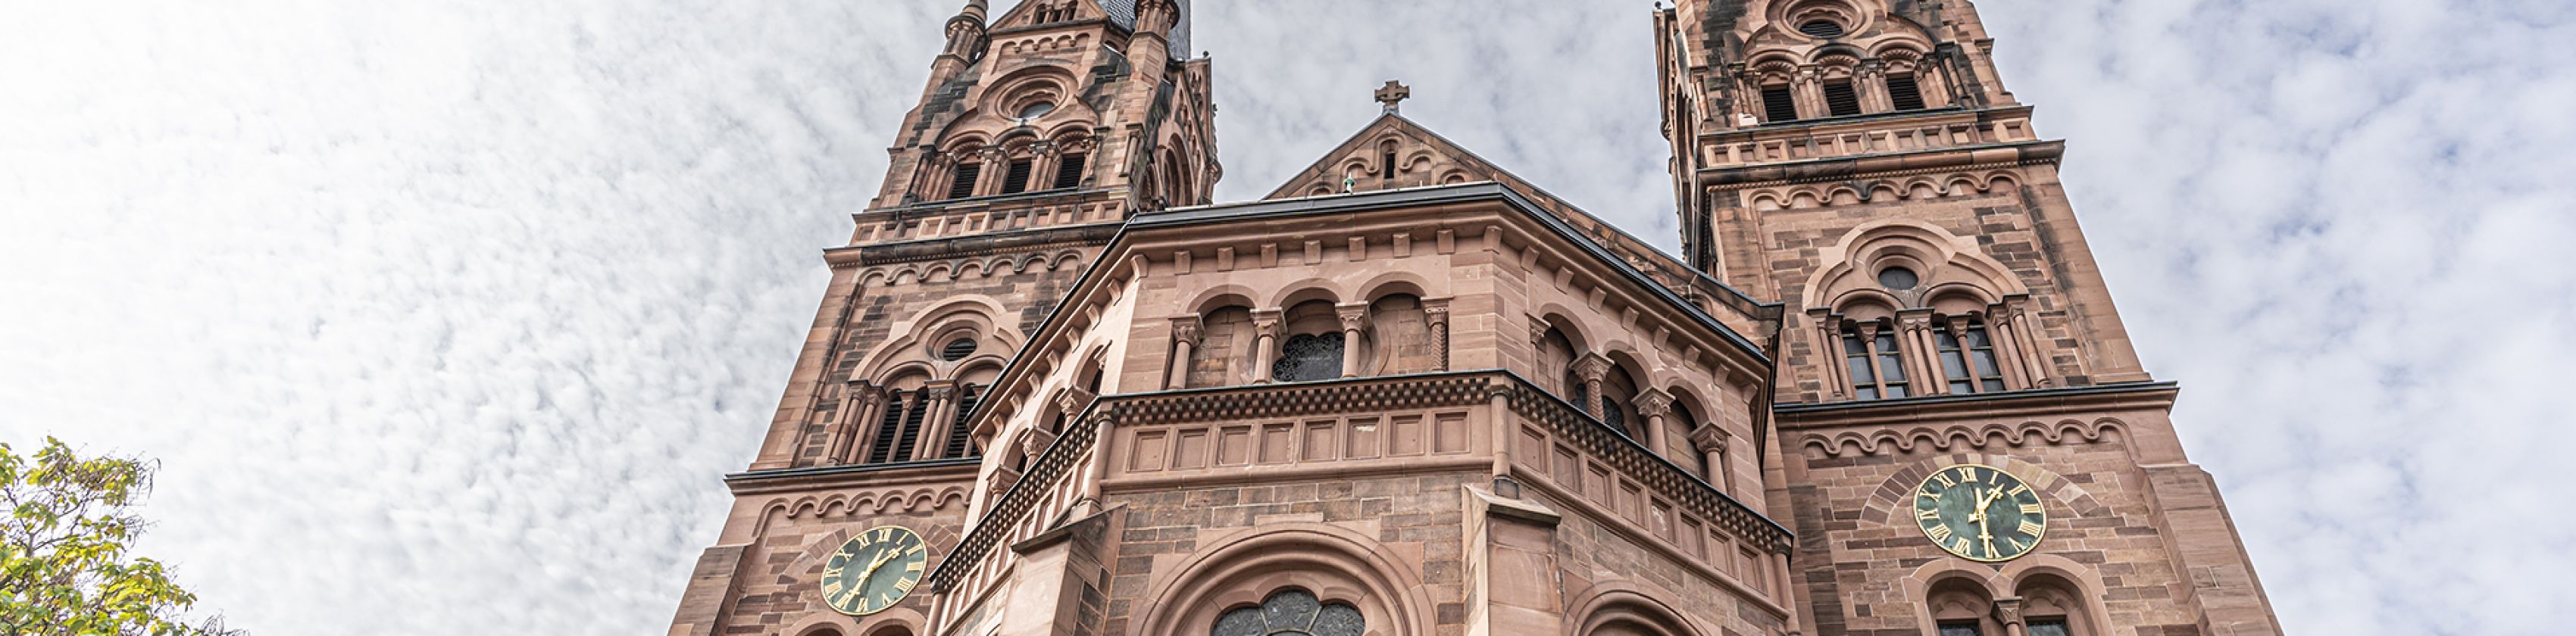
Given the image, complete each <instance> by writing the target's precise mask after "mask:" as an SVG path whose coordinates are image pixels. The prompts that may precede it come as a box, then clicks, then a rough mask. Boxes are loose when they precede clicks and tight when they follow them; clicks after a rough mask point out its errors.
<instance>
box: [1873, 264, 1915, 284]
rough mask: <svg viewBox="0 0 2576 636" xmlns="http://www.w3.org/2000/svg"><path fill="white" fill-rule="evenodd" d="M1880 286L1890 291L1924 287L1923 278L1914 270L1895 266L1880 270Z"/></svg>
mask: <svg viewBox="0 0 2576 636" xmlns="http://www.w3.org/2000/svg"><path fill="white" fill-rule="evenodd" d="M1878 284H1879V285H1881V286H1884V287H1886V288H1888V289H1894V290H1909V289H1914V288H1916V287H1920V286H1922V285H1923V276H1922V275H1920V274H1916V273H1914V270H1913V269H1912V268H1908V267H1904V266H1901V265H1900V266H1894V267H1889V268H1887V269H1882V270H1878Z"/></svg>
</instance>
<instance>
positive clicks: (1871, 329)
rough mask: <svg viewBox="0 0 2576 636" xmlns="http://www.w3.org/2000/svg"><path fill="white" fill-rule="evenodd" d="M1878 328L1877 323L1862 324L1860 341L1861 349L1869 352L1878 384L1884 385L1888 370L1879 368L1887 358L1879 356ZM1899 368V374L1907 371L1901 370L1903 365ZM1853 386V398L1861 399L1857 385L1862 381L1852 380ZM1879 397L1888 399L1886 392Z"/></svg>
mask: <svg viewBox="0 0 2576 636" xmlns="http://www.w3.org/2000/svg"><path fill="white" fill-rule="evenodd" d="M1878 328H1879V323H1877V322H1864V323H1860V329H1859V333H1860V341H1861V343H1862V347H1861V348H1862V349H1865V350H1868V351H1869V368H1870V369H1872V370H1874V373H1875V374H1876V375H1877V376H1878V377H1877V378H1876V379H1877V380H1878V382H1879V383H1881V384H1884V383H1885V382H1886V381H1887V369H1885V368H1883V367H1880V366H1879V365H1880V364H1881V363H1882V362H1883V361H1884V360H1885V358H1882V357H1880V356H1879V351H1878ZM1899 366H1900V368H1899V369H1897V372H1898V373H1904V372H1905V370H1904V369H1903V368H1901V367H1902V365H1899ZM1852 384H1853V385H1854V389H1855V390H1854V391H1853V393H1852V395H1853V397H1855V398H1857V397H1859V395H1860V393H1859V391H1857V388H1858V386H1857V385H1859V384H1860V379H1859V378H1853V379H1852ZM1878 397H1880V398H1882V399H1884V398H1886V397H1887V393H1886V392H1885V391H1881V392H1879V394H1878Z"/></svg>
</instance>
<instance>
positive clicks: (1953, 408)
mask: <svg viewBox="0 0 2576 636" xmlns="http://www.w3.org/2000/svg"><path fill="white" fill-rule="evenodd" d="M2181 393H2182V387H2181V385H2178V384H2175V383H2172V382H2139V383H2132V384H2112V385H2102V386H2086V387H2071V388H2059V389H2035V390H2027V391H2012V392H2007V393H1986V394H1977V395H1935V396H1929V397H1919V398H1905V399H1897V400H1857V401H1846V402H1824V403H1807V404H1780V405H1776V406H1774V407H1772V413H1773V414H1775V415H1776V416H1777V418H1778V420H1779V422H1780V428H1781V429H1782V430H1802V429H1819V428H1835V427H1844V426H1860V425H1882V424H1910V423H1919V422H1921V421H1924V420H1940V419H1967V418H1978V417H2006V416H2009V417H2034V416H2041V415H2051V414H2059V413H2078V412H2097V411H2105V410H2116V409H2171V408H2173V404H2174V398H2175V397H2177V396H2179V395H2180V394H2181Z"/></svg>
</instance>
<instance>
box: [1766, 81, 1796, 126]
mask: <svg viewBox="0 0 2576 636" xmlns="http://www.w3.org/2000/svg"><path fill="white" fill-rule="evenodd" d="M1762 120H1763V121H1765V122H1768V123H1774V124H1777V123H1783V122H1793V121H1798V98H1797V93H1796V92H1793V91H1790V90H1789V85H1787V84H1780V85H1776V86H1764V87H1762Z"/></svg>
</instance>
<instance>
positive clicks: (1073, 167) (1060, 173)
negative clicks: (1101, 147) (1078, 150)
mask: <svg viewBox="0 0 2576 636" xmlns="http://www.w3.org/2000/svg"><path fill="white" fill-rule="evenodd" d="M1090 158H1091V156H1090V155H1065V156H1064V165H1061V166H1057V167H1056V169H1055V189H1057V190H1071V189H1074V188H1078V187H1081V186H1082V170H1083V168H1084V167H1085V166H1084V165H1083V164H1084V163H1088V160H1089V159H1090Z"/></svg>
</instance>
